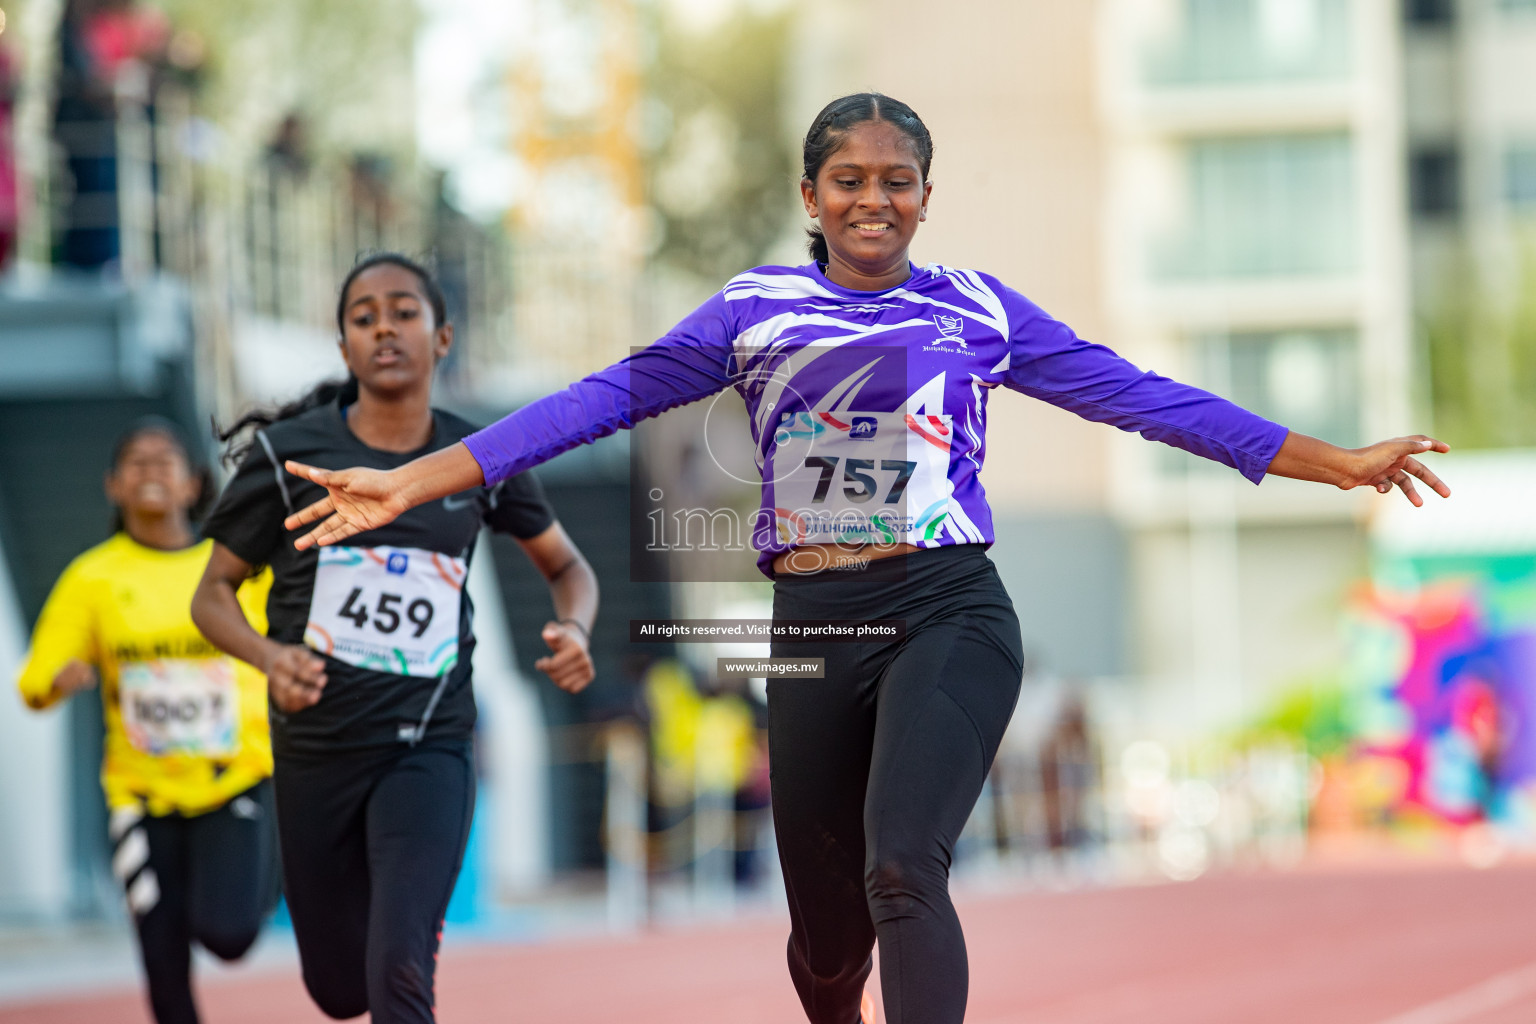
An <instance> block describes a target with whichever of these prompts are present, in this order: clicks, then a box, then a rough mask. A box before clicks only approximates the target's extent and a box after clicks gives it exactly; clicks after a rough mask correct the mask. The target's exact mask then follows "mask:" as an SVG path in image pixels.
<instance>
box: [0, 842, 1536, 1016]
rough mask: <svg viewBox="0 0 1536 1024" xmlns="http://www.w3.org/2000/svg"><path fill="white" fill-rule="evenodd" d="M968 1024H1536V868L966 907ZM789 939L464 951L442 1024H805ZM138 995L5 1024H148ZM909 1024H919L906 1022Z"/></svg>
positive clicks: (228, 1004) (441, 984) (441, 982)
mask: <svg viewBox="0 0 1536 1024" xmlns="http://www.w3.org/2000/svg"><path fill="white" fill-rule="evenodd" d="M961 915H962V917H963V918H964V920H965V926H966V932H967V935H968V937H969V941H970V950H971V1003H970V1012H969V1015H968V1017H967V1020H968V1021H969V1022H970V1024H1516V1022H1519V1024H1532V1022H1536V866H1532V865H1512V866H1506V867H1502V868H1498V869H1495V870H1491V871H1483V872H1474V871H1471V870H1469V869H1463V868H1454V867H1448V866H1438V867H1414V868H1396V869H1390V870H1379V869H1378V870H1374V871H1368V870H1365V869H1358V870H1339V869H1332V870H1314V871H1303V872H1299V873H1295V874H1286V875H1273V874H1270V875H1248V876H1235V875H1229V876H1225V877H1217V878H1209V879H1205V880H1202V881H1199V882H1194V883H1187V884H1182V885H1157V886H1147V887H1139V888H1121V889H1101V890H1093V891H1079V892H1069V893H1044V892H1025V893H1016V892H1010V893H989V894H980V893H972V894H970V895H969V896H968V897H967V898H964V899H962V901H961ZM784 931H785V924H784V922H783V921H781V920H777V919H774V920H769V919H764V918H758V919H755V920H752V921H747V922H740V923H734V924H730V925H722V926H715V927H703V926H700V927H695V928H690V929H687V930H675V931H661V932H652V933H647V934H644V935H641V936H638V937H636V938H633V939H599V940H585V941H561V942H553V943H548V944H544V945H538V946H495V947H491V946H482V947H459V948H452V947H450V949H449V950H448V951H446V952H445V953H444V955H443V960H442V967H441V972H440V974H439V979H438V991H439V1003H440V1019H441V1021H442V1022H443V1024H482V1022H484V1024H491V1022H495V1024H522V1022H538V1024H544V1022H549V1024H799V1022H801V1021H803V1020H804V1018H803V1017H802V1016H801V1015H800V1013H799V1008H798V1006H797V1004H796V1001H795V998H794V994H793V992H792V990H791V988H790V984H789V980H788V977H787V975H786V974H785V971H784V967H783V940H784ZM202 1000H203V1005H204V1007H205V1010H206V1013H205V1021H206V1024H318V1022H321V1021H323V1020H324V1019H325V1018H323V1017H322V1016H321V1015H320V1014H319V1012H318V1011H316V1010H315V1009H314V1008H313V1007H312V1006H310V1005H309V1003H308V1001H307V1000H306V998H305V996H304V994H303V991H302V988H301V986H300V983H299V981H298V978H297V977H296V976H293V975H292V974H288V973H278V974H263V975H259V976H258V975H247V976H245V977H238V976H237V977H234V978H224V979H220V980H218V981H216V982H213V983H210V984H208V985H205V986H204V987H203V989H202ZM147 1019H148V1017H147V1014H146V1013H145V1011H144V1010H143V1008H142V1003H141V1001H140V997H139V995H138V994H137V993H136V992H121V993H117V994H112V995H99V996H94V997H91V998H88V999H60V1000H55V1001H51V1002H46V1003H33V1004H29V1005H13V1006H9V1007H0V1024H144V1022H145V1021H147ZM918 1024H921V1022H918Z"/></svg>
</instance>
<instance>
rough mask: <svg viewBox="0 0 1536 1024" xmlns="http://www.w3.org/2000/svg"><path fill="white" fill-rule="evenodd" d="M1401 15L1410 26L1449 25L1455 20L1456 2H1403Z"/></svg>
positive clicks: (1416, 0)
mask: <svg viewBox="0 0 1536 1024" xmlns="http://www.w3.org/2000/svg"><path fill="white" fill-rule="evenodd" d="M1403 14H1404V16H1405V17H1406V18H1407V21H1408V23H1409V24H1410V25H1422V26H1425V27H1435V26H1444V25H1450V24H1452V23H1453V22H1454V21H1455V20H1456V0H1403Z"/></svg>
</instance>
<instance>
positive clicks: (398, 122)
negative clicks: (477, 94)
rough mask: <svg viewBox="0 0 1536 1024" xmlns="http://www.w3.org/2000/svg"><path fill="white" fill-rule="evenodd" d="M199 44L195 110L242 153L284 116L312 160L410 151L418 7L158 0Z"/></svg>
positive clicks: (389, 2)
mask: <svg viewBox="0 0 1536 1024" xmlns="http://www.w3.org/2000/svg"><path fill="white" fill-rule="evenodd" d="M156 2H157V4H158V5H159V6H160V7H161V8H162V9H163V10H164V11H165V12H166V14H167V15H169V17H170V19H171V23H172V25H173V26H174V27H175V28H176V29H177V30H190V31H191V32H194V33H196V34H197V35H198V36H200V37H201V38H202V40H203V41H204V43H205V45H206V47H207V51H208V60H207V67H206V69H205V73H204V76H203V78H204V84H203V89H202V92H201V95H200V96H199V107H200V108H201V110H202V112H203V114H204V116H206V117H209V118H210V119H211V120H213V121H215V122H216V123H217V124H218V125H219V127H220V128H221V129H222V130H223V131H224V132H225V133H226V134H227V135H229V136H231V139H232V142H233V143H234V144H235V145H236V147H237V148H238V149H240V150H244V151H245V152H254V151H257V150H259V149H260V148H261V147H262V146H263V145H264V144H265V143H266V142H267V140H268V139H269V138H270V135H271V132H272V130H273V128H274V126H275V125H276V124H277V122H278V121H280V120H281V119H282V117H283V116H284V115H286V114H288V113H290V112H297V113H299V114H301V115H302V116H303V117H304V118H305V120H306V121H307V122H308V133H309V136H310V139H311V141H312V143H313V145H314V148H315V150H316V151H317V153H318V154H324V153H325V152H326V151H335V150H341V151H352V152H372V153H384V154H389V155H392V156H400V157H406V156H408V155H409V154H411V153H412V152H413V150H414V144H413V139H414V136H415V101H414V81H413V59H414V56H413V55H414V46H415V33H416V28H417V25H418V24H419V21H420V15H419V13H418V12H417V9H416V4H415V2H414V0H156Z"/></svg>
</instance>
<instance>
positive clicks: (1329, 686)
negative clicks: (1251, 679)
mask: <svg viewBox="0 0 1536 1024" xmlns="http://www.w3.org/2000/svg"><path fill="white" fill-rule="evenodd" d="M1353 738H1354V729H1353V727H1352V725H1351V717H1350V713H1349V694H1348V692H1347V690H1346V689H1345V687H1344V685H1343V683H1342V682H1340V681H1339V680H1338V679H1337V678H1334V677H1319V678H1316V679H1311V680H1306V681H1302V682H1298V683H1297V684H1295V685H1294V686H1291V687H1289V688H1287V689H1285V690H1283V691H1281V693H1280V694H1279V695H1278V696H1276V697H1275V699H1274V700H1273V701H1272V702H1271V703H1270V705H1269V707H1267V708H1266V709H1265V710H1264V711H1262V712H1261V713H1260V714H1259V715H1258V716H1257V717H1256V718H1255V719H1254V720H1253V721H1252V722H1251V723H1250V724H1249V725H1247V726H1246V727H1244V728H1243V729H1241V730H1240V731H1239V732H1238V734H1237V736H1236V737H1234V745H1236V746H1238V747H1250V746H1259V745H1262V744H1264V743H1266V742H1273V741H1275V740H1284V741H1287V742H1289V743H1292V744H1295V745H1297V746H1300V747H1302V748H1304V749H1305V750H1306V751H1307V752H1308V753H1309V754H1311V755H1312V756H1314V757H1326V756H1328V755H1329V754H1336V753H1341V752H1343V751H1345V750H1347V749H1348V748H1349V745H1350V743H1351V741H1352V740H1353Z"/></svg>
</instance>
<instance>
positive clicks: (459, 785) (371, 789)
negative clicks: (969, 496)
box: [273, 740, 475, 1024]
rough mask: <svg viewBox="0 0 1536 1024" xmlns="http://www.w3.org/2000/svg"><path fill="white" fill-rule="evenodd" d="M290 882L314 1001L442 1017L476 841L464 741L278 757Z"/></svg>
mask: <svg viewBox="0 0 1536 1024" xmlns="http://www.w3.org/2000/svg"><path fill="white" fill-rule="evenodd" d="M273 780H274V782H276V784H277V828H278V835H279V838H280V840H281V844H282V851H283V883H284V891H285V892H286V894H287V897H288V909H289V912H290V913H291V914H292V916H293V932H294V936H295V938H296V939H297V940H298V945H299V959H300V960H301V962H302V964H303V973H304V985H305V987H306V988H308V989H309V994H310V996H311V997H312V998H313V999H314V1001H315V1004H316V1005H317V1006H319V1007H320V1009H321V1010H323V1011H324V1012H325V1013H326V1014H328V1015H329V1016H331V1017H335V1018H337V1019H344V1018H347V1017H357V1016H360V1015H362V1014H364V1013H369V1014H371V1015H372V1016H371V1019H372V1021H373V1024H404V1022H411V1024H421V1022H429V1021H432V1020H434V1019H435V1018H434V1016H433V1002H434V999H433V987H432V986H433V975H434V972H435V971H436V967H437V948H438V944H439V942H440V940H441V936H442V926H443V915H444V914H445V913H446V912H447V910H448V897H449V896H450V895H452V893H453V883H454V880H455V879H456V878H457V877H458V874H459V865H460V863H461V862H462V860H463V857H464V844H465V843H466V842H467V840H468V838H469V823H470V817H471V814H472V812H473V809H474V803H475V782H474V772H473V766H472V764H471V757H470V744H469V741H467V740H462V741H452V742H432V741H428V742H426V743H423V744H421V745H419V746H416V747H407V746H405V745H404V744H402V745H401V746H400V747H398V748H396V747H390V748H384V749H370V750H364V751H357V752H347V753H339V754H328V755H324V756H320V757H315V758H301V757H292V756H283V757H279V758H278V760H277V771H276V773H275V775H274V776H273Z"/></svg>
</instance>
